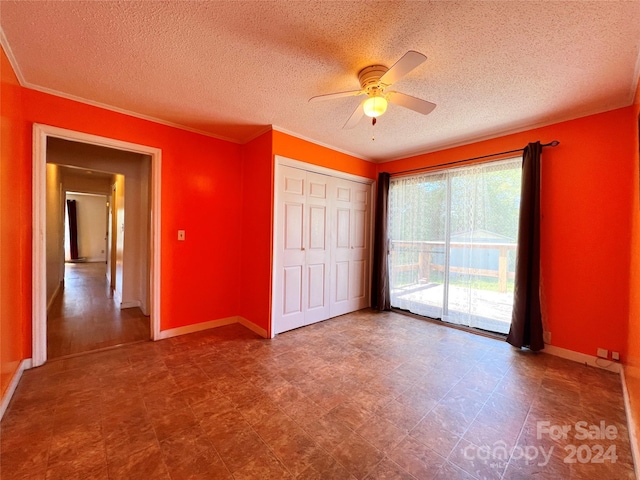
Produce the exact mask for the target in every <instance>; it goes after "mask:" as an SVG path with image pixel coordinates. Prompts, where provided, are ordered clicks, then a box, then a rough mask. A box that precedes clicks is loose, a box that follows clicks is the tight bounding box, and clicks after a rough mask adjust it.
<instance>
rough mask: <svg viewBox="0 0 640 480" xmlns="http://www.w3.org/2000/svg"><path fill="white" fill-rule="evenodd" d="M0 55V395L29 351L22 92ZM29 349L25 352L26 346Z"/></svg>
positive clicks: (28, 232)
mask: <svg viewBox="0 0 640 480" xmlns="http://www.w3.org/2000/svg"><path fill="white" fill-rule="evenodd" d="M0 50H1V51H2V53H1V57H0V62H1V63H0V74H1V75H0V76H1V83H0V95H1V97H0V117H1V118H0V128H1V130H0V398H4V393H5V391H6V389H7V386H8V385H9V383H10V382H11V379H12V378H13V376H14V374H15V373H16V371H17V369H18V366H19V364H20V361H21V360H22V359H24V358H27V357H28V356H29V354H28V351H30V348H31V347H30V342H31V323H30V321H31V297H30V282H29V281H30V275H31V251H30V249H31V244H30V238H31V216H30V214H29V212H30V210H31V208H30V207H31V196H30V191H29V190H28V188H27V184H28V182H30V181H31V177H30V176H29V175H30V165H31V162H30V161H25V160H28V158H27V146H28V141H29V140H30V137H28V136H27V135H28V129H27V126H26V125H25V123H24V121H23V119H22V92H21V88H20V86H19V84H18V80H17V78H16V76H15V75H14V73H13V69H12V68H11V65H10V64H9V60H8V59H7V57H6V55H5V53H4V50H2V49H1V48H0ZM27 350H28V351H27Z"/></svg>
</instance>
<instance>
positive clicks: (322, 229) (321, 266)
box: [304, 172, 332, 325]
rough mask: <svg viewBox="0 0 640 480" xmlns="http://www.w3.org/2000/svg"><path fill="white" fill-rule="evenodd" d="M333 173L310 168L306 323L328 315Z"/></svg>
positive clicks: (306, 219) (308, 182)
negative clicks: (314, 171)
mask: <svg viewBox="0 0 640 480" xmlns="http://www.w3.org/2000/svg"><path fill="white" fill-rule="evenodd" d="M330 180H332V179H331V177H328V176H326V175H320V174H316V173H311V172H307V187H308V188H307V195H306V202H305V203H306V209H305V212H306V216H305V222H304V223H305V225H306V235H305V240H306V241H305V244H306V257H305V272H306V289H307V292H306V302H305V304H304V305H306V307H305V324H307V325H308V324H310V323H315V322H319V321H321V320H326V319H327V318H329V282H330V276H329V268H330V262H331V258H330V255H329V252H330V242H329V202H328V194H329V182H330Z"/></svg>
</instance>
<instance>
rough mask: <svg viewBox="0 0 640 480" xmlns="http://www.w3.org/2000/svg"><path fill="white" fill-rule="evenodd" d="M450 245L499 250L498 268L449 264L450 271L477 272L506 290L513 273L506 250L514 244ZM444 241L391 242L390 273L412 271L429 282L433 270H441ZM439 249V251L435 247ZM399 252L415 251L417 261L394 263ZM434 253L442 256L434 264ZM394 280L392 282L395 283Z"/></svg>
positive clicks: (420, 278) (511, 248)
mask: <svg viewBox="0 0 640 480" xmlns="http://www.w3.org/2000/svg"><path fill="white" fill-rule="evenodd" d="M449 246H450V248H465V249H472V250H498V269H497V270H491V269H482V268H470V267H455V266H451V267H449V271H450V272H453V273H462V274H466V275H480V276H484V277H494V278H495V277H497V278H498V291H499V292H502V293H504V292H506V291H507V282H508V279H513V278H514V277H515V273H514V272H513V271H509V263H508V255H509V251H510V250H513V251H515V249H516V244H515V243H472V242H451V243H450V244H449ZM444 247H445V243H444V242H427V241H418V242H404V241H392V242H391V265H393V271H392V275H395V274H396V273H400V272H415V273H416V274H417V278H418V282H424V283H429V281H430V277H431V272H432V271H439V272H443V271H444ZM438 249H439V250H440V251H439V252H438V251H437V250H438ZM400 252H413V253H417V254H418V263H407V264H402V265H396V262H395V261H394V260H397V257H398V254H399V253H400ZM434 255H440V256H442V261H441V262H440V263H433V261H432V259H433V256H434ZM394 283H395V282H394Z"/></svg>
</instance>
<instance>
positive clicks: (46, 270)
mask: <svg viewBox="0 0 640 480" xmlns="http://www.w3.org/2000/svg"><path fill="white" fill-rule="evenodd" d="M133 159H135V161H132V160H133ZM33 162H34V163H33V167H34V168H33V220H34V243H33V354H32V363H33V365H34V366H39V365H42V364H43V363H45V362H46V360H47V358H52V357H54V356H57V355H58V354H59V353H60V351H58V352H57V353H56V352H54V351H51V352H49V349H50V348H53V347H52V346H51V345H50V344H49V343H48V341H47V340H48V337H49V335H48V334H47V332H48V330H49V329H50V328H52V327H53V323H51V324H50V325H49V324H48V323H47V311H48V310H49V313H50V314H51V315H50V319H53V318H54V316H55V315H56V314H57V313H60V312H61V311H62V310H61V308H62V306H63V305H64V294H65V293H68V295H67V297H69V298H72V297H73V296H74V295H75V296H76V301H72V302H67V303H68V304H71V305H75V306H76V307H77V308H76V311H75V312H73V311H71V313H72V316H73V315H74V314H76V313H78V308H79V309H82V308H87V306H88V305H89V304H96V303H99V302H98V297H100V298H102V297H104V299H106V300H108V301H109V302H110V303H108V304H106V303H105V304H104V305H103V309H102V313H104V312H105V311H106V310H108V309H109V308H111V309H112V313H113V314H114V316H113V317H111V320H112V321H115V323H114V325H112V327H113V329H112V330H113V331H119V332H120V333H122V329H120V328H118V327H117V324H118V321H119V322H122V321H124V320H130V319H131V318H132V317H140V318H139V319H138V321H137V322H129V323H131V324H132V325H133V324H135V325H136V326H135V328H133V329H129V330H132V331H134V332H135V335H134V337H135V336H137V337H136V338H138V337H139V336H140V335H144V337H145V339H147V340H148V339H149V338H151V339H156V338H158V336H159V333H160V292H159V290H160V272H159V260H160V235H159V232H160V178H161V177H160V167H161V151H160V150H159V149H157V148H154V147H148V146H144V145H138V144H133V143H129V142H123V141H120V140H115V139H110V138H105V137H99V136H94V135H88V134H84V133H80V132H74V131H70V130H65V129H60V128H57V127H51V126H47V125H40V124H35V125H34V156H33ZM65 175H66V176H65ZM125 178H126V179H127V186H128V189H127V195H126V196H125V195H124V181H125ZM114 185H116V187H117V188H116V191H117V195H118V197H117V198H115V199H114V198H112V197H113V186H114ZM68 192H79V193H83V194H89V195H93V196H95V195H102V196H103V197H102V198H103V210H102V212H101V213H99V214H97V215H98V217H99V218H98V219H95V218H94V220H96V223H97V224H99V225H100V227H99V229H100V232H99V236H100V238H101V240H100V242H99V244H100V245H99V247H98V250H97V251H98V252H99V253H97V254H95V252H94V253H91V252H90V251H89V252H87V251H85V252H84V253H83V252H82V251H79V252H78V257H79V258H83V257H84V258H86V259H89V258H91V259H94V260H96V255H97V260H98V261H97V262H84V263H85V264H86V265H85V266H86V268H76V267H81V266H83V262H78V263H65V261H64V260H65V254H64V243H65V241H64V231H65V221H64V217H65V215H64V212H65V210H66V208H65V207H66V202H65V200H66V198H65V195H66V194H67V193H68ZM87 198H88V196H87ZM104 199H107V200H108V202H104ZM76 200H77V199H76ZM114 202H115V204H116V208H115V210H114V211H113V212H112V214H113V218H114V222H113V227H114V228H109V226H110V223H109V221H108V210H107V204H108V205H110V206H113V204H114ZM125 207H126V208H125ZM125 210H126V213H127V215H125ZM49 227H51V228H49ZM125 227H126V228H125ZM125 234H126V239H127V240H126V242H125ZM110 240H113V241H110ZM78 243H79V245H78V248H79V249H82V246H81V245H82V242H81V239H80V238H78ZM85 243H86V242H85ZM125 246H126V248H125ZM91 264H93V265H91ZM65 273H67V274H68V275H65ZM65 290H67V291H65ZM97 292H100V293H99V294H97ZM57 301H58V302H59V303H60V305H57V304H56V302H57ZM107 305H108V307H107ZM56 308H58V310H56ZM130 309H137V311H139V314H134V315H131V312H132V310H130ZM80 317H82V318H83V319H84V320H85V323H87V324H89V325H91V323H92V322H93V328H89V329H88V331H89V333H90V335H88V336H87V338H86V339H85V340H81V341H78V339H79V337H78V336H77V335H76V336H73V335H71V336H70V337H68V338H67V339H66V340H65V341H63V342H62V343H65V342H66V344H67V347H68V348H67V350H66V352H67V354H73V353H76V352H72V351H70V349H71V350H73V349H77V348H81V347H80V346H81V345H82V344H85V347H86V346H87V345H86V344H88V345H89V346H91V348H87V350H94V349H99V348H104V347H105V346H111V345H117V344H120V343H129V341H130V340H131V338H132V337H131V336H129V337H118V336H117V335H112V334H110V333H108V332H106V333H105V331H103V332H102V337H100V335H98V332H99V331H101V330H105V325H103V323H105V322H101V321H100V320H98V316H95V315H94V314H92V313H90V311H89V310H85V311H84V314H81V315H80ZM69 318H70V317H69ZM142 319H144V323H146V333H144V334H141V331H142V329H141V328H140V324H141V323H142V322H141V320H142ZM76 320H77V318H76ZM103 320H104V319H103ZM67 323H68V325H67V326H69V327H73V325H72V324H73V322H67ZM71 330H73V328H71ZM106 330H108V329H106ZM55 332H56V330H54V329H53V328H52V329H51V334H52V335H51V338H52V339H53V338H54V337H55V336H56V333H55ZM58 333H59V331H58ZM75 333H77V332H75ZM112 333H113V332H112ZM70 339H72V340H74V341H75V346H73V345H70V344H73V343H74V342H73V341H69V340H70ZM61 351H64V349H62V350H61Z"/></svg>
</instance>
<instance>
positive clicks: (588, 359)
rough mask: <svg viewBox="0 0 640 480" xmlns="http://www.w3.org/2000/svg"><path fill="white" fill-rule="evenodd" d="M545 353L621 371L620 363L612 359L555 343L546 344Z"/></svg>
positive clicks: (604, 368) (612, 370) (592, 365)
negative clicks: (575, 350)
mask: <svg viewBox="0 0 640 480" xmlns="http://www.w3.org/2000/svg"><path fill="white" fill-rule="evenodd" d="M542 351H543V353H548V354H549V355H554V356H556V357H560V358H566V359H567V360H573V361H574V362H578V363H582V364H585V365H589V366H590V367H596V368H601V369H603V370H608V371H610V372H615V373H620V371H621V368H620V363H618V362H612V361H611V360H605V359H604V358H598V357H595V356H593V355H587V354H585V353H579V352H574V351H573V350H567V349H566V348H560V347H556V346H554V345H545V346H544V350H542Z"/></svg>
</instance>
